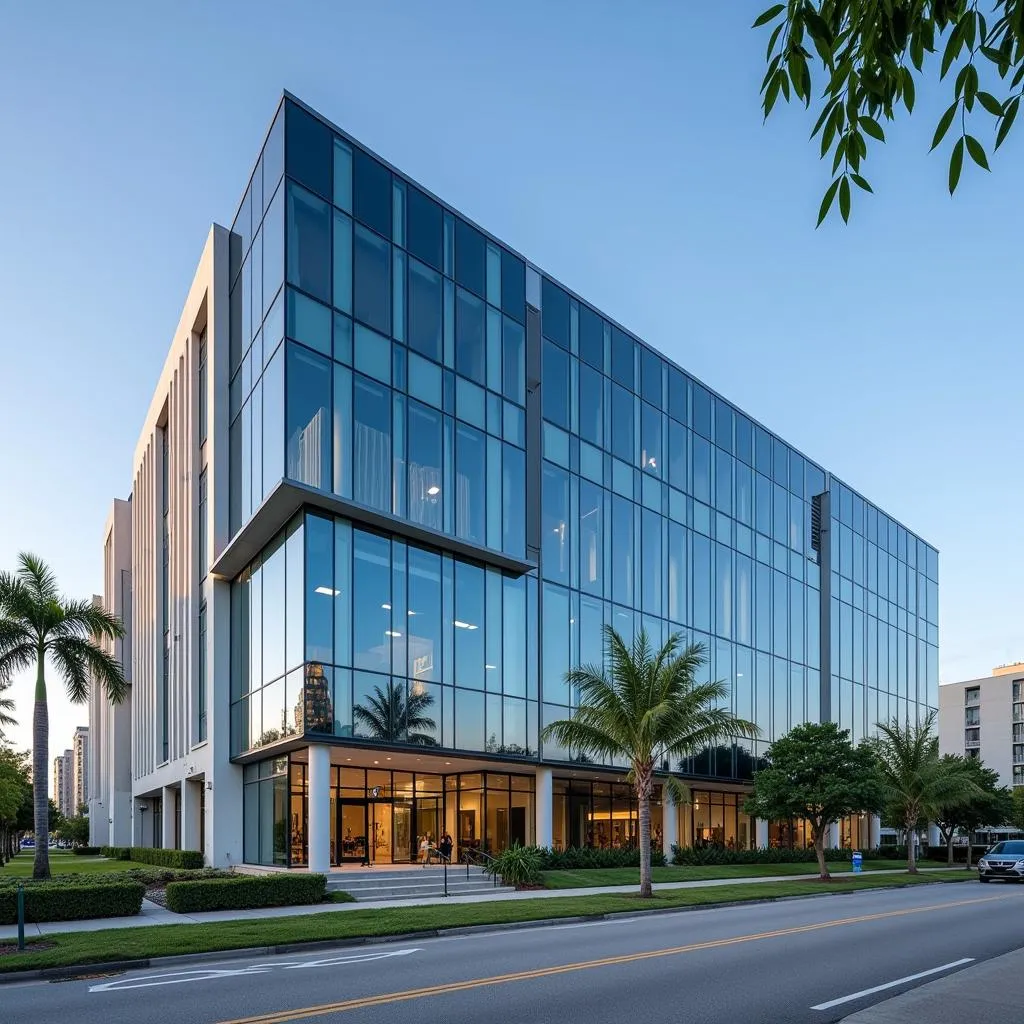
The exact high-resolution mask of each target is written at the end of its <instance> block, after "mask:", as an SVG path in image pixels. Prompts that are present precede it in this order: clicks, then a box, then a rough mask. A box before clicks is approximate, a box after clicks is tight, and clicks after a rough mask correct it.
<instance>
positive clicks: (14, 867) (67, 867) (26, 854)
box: [0, 850, 169, 881]
mask: <svg viewBox="0 0 1024 1024" xmlns="http://www.w3.org/2000/svg"><path fill="white" fill-rule="evenodd" d="M33 858H34V854H33V852H32V851H31V850H24V851H22V852H21V853H20V854H18V856H17V857H15V858H14V860H12V861H9V862H8V863H7V864H5V865H4V866H3V867H2V868H0V881H3V880H5V879H7V878H31V877H32V861H33ZM129 868H142V869H144V870H150V871H153V870H158V869H155V868H154V866H153V865H152V864H139V863H136V862H135V861H133V860H107V859H106V858H105V857H76V856H75V855H74V854H72V853H55V852H54V851H53V850H51V851H50V875H51V876H53V877H56V876H57V875H91V874H103V873H110V874H117V873H120V872H122V871H127V870H128V869H129ZM164 870H169V869H166V868H165V869H164Z"/></svg>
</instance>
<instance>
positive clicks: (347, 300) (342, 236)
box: [334, 211, 352, 313]
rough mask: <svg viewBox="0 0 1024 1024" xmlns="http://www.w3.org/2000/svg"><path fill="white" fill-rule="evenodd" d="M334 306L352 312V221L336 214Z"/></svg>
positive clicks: (345, 311)
mask: <svg viewBox="0 0 1024 1024" xmlns="http://www.w3.org/2000/svg"><path fill="white" fill-rule="evenodd" d="M334 305H335V307H336V308H337V309H340V310H341V311H342V312H344V313H351V312H352V221H351V220H350V219H349V218H348V217H346V216H345V215H344V214H342V213H338V212H337V211H335V214H334Z"/></svg>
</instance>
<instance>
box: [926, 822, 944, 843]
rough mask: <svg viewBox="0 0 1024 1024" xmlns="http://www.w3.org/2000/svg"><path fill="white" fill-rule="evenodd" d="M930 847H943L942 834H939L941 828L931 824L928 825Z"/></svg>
mask: <svg viewBox="0 0 1024 1024" xmlns="http://www.w3.org/2000/svg"><path fill="white" fill-rule="evenodd" d="M928 845H929V846H941V845H942V833H941V832H939V826H938V825H933V824H932V823H931V822H929V823H928Z"/></svg>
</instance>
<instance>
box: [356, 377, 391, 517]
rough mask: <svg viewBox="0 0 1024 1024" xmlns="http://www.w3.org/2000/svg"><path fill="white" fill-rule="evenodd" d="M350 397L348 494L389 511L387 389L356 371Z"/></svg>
mask: <svg viewBox="0 0 1024 1024" xmlns="http://www.w3.org/2000/svg"><path fill="white" fill-rule="evenodd" d="M352 398H353V413H352V418H353V438H354V443H353V446H352V448H353V452H352V457H353V466H352V497H353V498H354V499H355V500H356V501H358V502H360V503H361V504H363V505H369V506H371V507H372V508H379V509H383V510H384V511H390V509H391V391H390V389H389V388H386V387H383V386H381V385H380V384H376V383H374V382H373V381H370V380H367V379H366V378H365V377H361V376H358V375H357V376H356V377H355V382H354V388H353V396H352Z"/></svg>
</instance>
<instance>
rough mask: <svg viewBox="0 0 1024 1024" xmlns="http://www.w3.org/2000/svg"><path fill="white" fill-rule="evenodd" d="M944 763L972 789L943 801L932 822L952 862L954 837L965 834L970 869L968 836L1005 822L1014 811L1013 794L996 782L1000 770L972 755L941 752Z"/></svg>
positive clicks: (944, 765) (949, 860) (941, 760)
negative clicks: (961, 775)
mask: <svg viewBox="0 0 1024 1024" xmlns="http://www.w3.org/2000/svg"><path fill="white" fill-rule="evenodd" d="M940 762H941V764H942V765H943V767H944V768H945V769H946V770H947V771H949V772H953V773H962V774H963V775H964V776H966V777H967V778H968V779H970V780H971V781H972V782H973V783H974V787H975V792H973V793H972V792H967V793H961V794H960V795H959V796H958V797H954V798H952V799H950V800H947V801H944V802H943V803H942V804H941V805H940V806H939V807H938V809H937V810H936V812H935V824H936V826H937V827H938V829H939V834H940V835H941V836H942V842H943V843H944V844H945V846H946V863H947V864H948V865H950V866H951V867H952V865H953V839H954V838H955V837H956V835H957V833H958V832H960V833H965V834H966V835H967V870H968V871H970V869H971V836H972V834H973V833H974V831H975V830H976V829H979V828H982V827H983V826H985V825H1005V824H1006V823H1007V822H1008V821H1009V820H1010V818H1011V816H1012V814H1013V795H1012V794H1011V793H1010V790H1009V789H1007V787H1006V786H1000V785H999V772H997V771H993V770H992V769H991V768H986V767H985V765H984V764H983V763H982V762H981V761H980V760H978V759H977V758H974V757H962V756H961V755H960V754H944V755H943V756H942V757H941V758H940Z"/></svg>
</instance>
